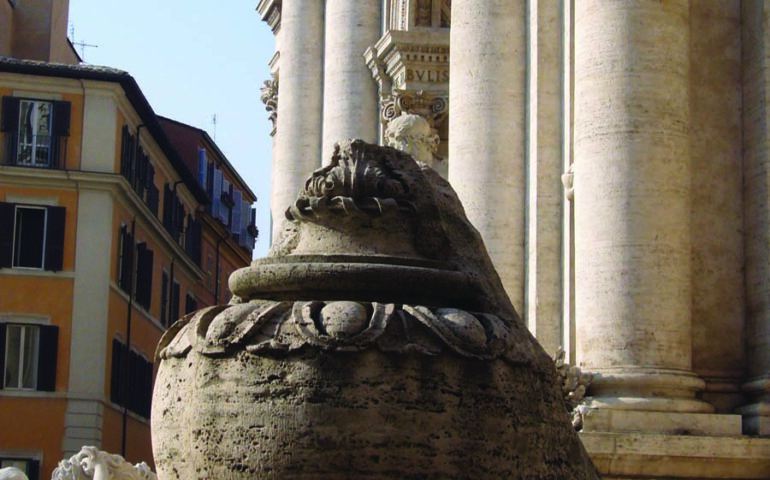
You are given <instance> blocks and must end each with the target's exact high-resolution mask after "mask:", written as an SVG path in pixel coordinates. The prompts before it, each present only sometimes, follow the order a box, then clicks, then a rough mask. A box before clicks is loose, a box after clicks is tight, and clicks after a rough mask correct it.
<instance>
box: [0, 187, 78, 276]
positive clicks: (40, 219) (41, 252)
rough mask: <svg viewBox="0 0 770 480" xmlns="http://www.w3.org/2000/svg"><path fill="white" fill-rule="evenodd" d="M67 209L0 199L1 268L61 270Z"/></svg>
mask: <svg viewBox="0 0 770 480" xmlns="http://www.w3.org/2000/svg"><path fill="white" fill-rule="evenodd" d="M65 213H66V209H65V208H64V207H45V206H38V205H18V204H15V203H5V202H0V226H2V228H0V268H3V267H11V268H33V269H39V270H52V271H59V270H61V269H62V263H63V261H64V219H65ZM6 226H10V228H6Z"/></svg>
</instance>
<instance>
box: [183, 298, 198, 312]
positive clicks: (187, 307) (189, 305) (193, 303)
mask: <svg viewBox="0 0 770 480" xmlns="http://www.w3.org/2000/svg"><path fill="white" fill-rule="evenodd" d="M196 310H198V301H197V300H195V297H194V296H193V294H192V293H188V294H187V295H186V296H185V299H184V314H185V315H187V314H188V313H192V312H194V311H196Z"/></svg>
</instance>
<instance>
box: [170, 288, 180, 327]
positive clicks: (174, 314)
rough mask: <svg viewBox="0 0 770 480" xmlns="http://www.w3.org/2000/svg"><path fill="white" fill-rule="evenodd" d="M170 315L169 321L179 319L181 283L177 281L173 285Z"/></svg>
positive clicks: (172, 321)
mask: <svg viewBox="0 0 770 480" xmlns="http://www.w3.org/2000/svg"><path fill="white" fill-rule="evenodd" d="M169 317H170V318H169V319H168V321H169V323H174V322H176V321H177V320H179V284H178V283H176V282H174V284H173V285H172V286H171V311H170V313H169Z"/></svg>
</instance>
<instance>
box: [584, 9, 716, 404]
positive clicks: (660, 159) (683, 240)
mask: <svg viewBox="0 0 770 480" xmlns="http://www.w3.org/2000/svg"><path fill="white" fill-rule="evenodd" d="M689 20H690V19H689V2H688V0H671V1H668V2H650V1H642V0H625V1H622V2H608V1H605V0H580V1H579V2H575V73H574V75H575V76H574V81H575V97H574V98H575V119H574V142H575V144H574V148H575V153H574V154H575V180H574V183H575V277H576V285H575V303H576V305H575V309H576V311H575V315H576V323H577V360H578V363H579V365H580V367H582V368H583V369H585V370H589V371H591V372H593V373H594V374H595V376H594V381H593V383H592V387H591V390H590V391H589V395H592V396H593V397H594V400H593V404H592V405H593V406H594V407H598V408H610V409H629V410H647V411H668V412H710V411H713V407H711V405H709V404H707V403H705V402H702V401H700V400H697V399H696V396H697V394H698V392H699V391H701V390H702V389H703V387H704V382H703V380H701V379H700V378H698V377H697V376H696V375H695V374H693V373H692V328H691V279H690V267H691V257H690V256H691V253H690V222H689V215H690V137H689V128H690V116H689ZM620 46H622V48H620Z"/></svg>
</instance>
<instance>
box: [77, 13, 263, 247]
mask: <svg viewBox="0 0 770 480" xmlns="http://www.w3.org/2000/svg"><path fill="white" fill-rule="evenodd" d="M256 5H257V0H224V1H217V2H213V1H210V0H132V1H130V2H115V1H107V0H70V12H69V23H70V25H71V26H72V27H74V41H75V42H84V43H89V44H93V45H97V47H96V48H89V47H86V48H85V49H84V54H81V56H84V59H85V61H86V62H87V63H91V64H96V65H107V66H110V67H115V68H119V69H122V70H126V71H128V72H129V73H130V74H131V75H132V76H133V77H134V78H135V79H136V81H137V82H138V83H139V86H140V87H141V89H142V91H143V92H144V95H145V96H146V97H147V99H148V100H149V102H150V104H151V105H152V107H153V109H154V110H155V112H156V113H157V114H159V115H163V116H166V117H169V118H173V119H175V120H179V121H180V122H184V123H187V124H190V125H194V126H196V127H198V128H202V129H205V130H206V131H207V132H208V133H209V135H211V137H212V138H215V139H216V142H217V145H219V148H220V149H222V151H223V152H224V153H225V155H226V156H227V158H228V160H230V163H232V164H233V165H234V166H235V168H236V169H237V170H238V171H239V173H240V174H241V176H242V177H243V178H244V180H245V181H246V183H248V185H249V187H250V188H251V189H252V190H253V191H254V193H256V194H257V197H258V198H259V200H258V202H257V226H258V227H259V230H260V239H259V240H258V241H257V245H256V249H255V255H256V256H258V257H259V256H264V255H265V254H266V253H267V249H268V242H269V238H270V233H269V229H270V227H269V222H270V220H269V218H270V208H269V198H270V161H271V160H270V159H271V143H272V141H271V138H270V122H269V121H268V120H267V112H266V111H265V108H264V105H263V104H262V102H261V101H260V99H259V89H260V87H261V86H262V83H263V82H264V81H265V80H266V79H268V78H269V76H270V71H269V68H268V66H267V62H268V61H269V60H270V58H271V57H272V55H273V53H274V51H275V42H274V39H273V34H272V32H271V31H270V28H269V27H268V26H267V24H265V23H263V22H262V21H261V20H260V18H259V15H258V14H257V13H256V10H255V9H256ZM77 48H78V52H79V53H80V52H81V49H80V47H77ZM213 115H216V120H217V122H216V132H215V131H214V125H213V123H212V116H213Z"/></svg>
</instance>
